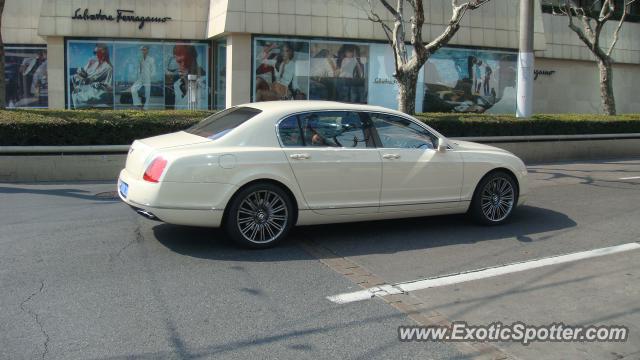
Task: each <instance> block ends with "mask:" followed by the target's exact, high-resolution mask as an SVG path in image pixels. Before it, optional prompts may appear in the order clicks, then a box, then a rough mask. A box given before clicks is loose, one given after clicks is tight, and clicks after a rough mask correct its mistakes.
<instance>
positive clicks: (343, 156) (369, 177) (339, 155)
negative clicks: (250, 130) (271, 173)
mask: <svg viewBox="0 0 640 360" xmlns="http://www.w3.org/2000/svg"><path fill="white" fill-rule="evenodd" d="M284 152H285V153H286V154H287V158H288V159H289V163H290V164H291V168H292V169H293V173H294V174H295V177H296V180H297V181H298V184H299V185H300V189H301V190H302V193H303V194H304V198H305V200H306V201H307V204H309V207H311V208H312V209H314V211H316V212H318V213H327V214H328V213H331V214H339V213H340V214H351V213H371V212H377V211H378V204H379V202H378V200H379V196H380V184H381V171H382V170H381V163H380V155H379V154H378V150H376V149H343V148H337V149H332V148H309V147H307V148H304V147H302V148H285V149H284Z"/></svg>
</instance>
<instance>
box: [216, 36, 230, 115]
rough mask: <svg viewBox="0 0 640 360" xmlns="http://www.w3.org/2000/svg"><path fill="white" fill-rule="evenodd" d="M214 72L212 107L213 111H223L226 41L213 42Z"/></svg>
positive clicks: (225, 79) (224, 101)
mask: <svg viewBox="0 0 640 360" xmlns="http://www.w3.org/2000/svg"><path fill="white" fill-rule="evenodd" d="M214 46H215V55H214V56H215V64H214V66H215V70H214V71H215V72H214V74H213V81H214V83H215V85H214V88H213V107H214V108H215V109H224V108H225V106H226V93H227V40H226V39H223V40H218V41H216V42H215V45H214Z"/></svg>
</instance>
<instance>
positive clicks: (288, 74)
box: [254, 39, 309, 101]
mask: <svg viewBox="0 0 640 360" xmlns="http://www.w3.org/2000/svg"><path fill="white" fill-rule="evenodd" d="M255 49H256V58H255V69H256V73H255V76H256V77H255V88H254V99H255V101H267V100H294V99H295V100H303V99H306V98H307V92H308V87H309V44H308V42H302V41H297V42H293V41H280V40H277V41H273V40H263V39H259V40H256V46H255Z"/></svg>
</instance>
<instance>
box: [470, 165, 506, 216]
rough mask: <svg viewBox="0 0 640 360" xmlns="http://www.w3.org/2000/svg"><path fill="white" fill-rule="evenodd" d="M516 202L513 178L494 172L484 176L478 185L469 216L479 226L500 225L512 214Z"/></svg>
mask: <svg viewBox="0 0 640 360" xmlns="http://www.w3.org/2000/svg"><path fill="white" fill-rule="evenodd" d="M517 201H518V187H517V185H516V182H515V180H514V179H513V177H511V176H510V175H509V174H507V173H505V172H502V171H496V172H493V173H490V174H489V175H487V176H485V177H484V178H483V179H482V180H481V181H480V183H479V184H478V187H477V188H476V191H475V193H474V194H473V200H472V201H471V206H470V208H469V214H470V215H471V217H472V218H473V219H474V220H475V221H476V222H478V223H480V224H484V225H498V224H502V223H504V222H505V221H507V219H508V218H509V217H510V216H511V214H512V213H513V210H514V208H515V206H516V204H517Z"/></svg>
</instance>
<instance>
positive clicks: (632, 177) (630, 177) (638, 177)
mask: <svg viewBox="0 0 640 360" xmlns="http://www.w3.org/2000/svg"><path fill="white" fill-rule="evenodd" d="M635 179H640V176H629V177H623V178H620V180H635Z"/></svg>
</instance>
